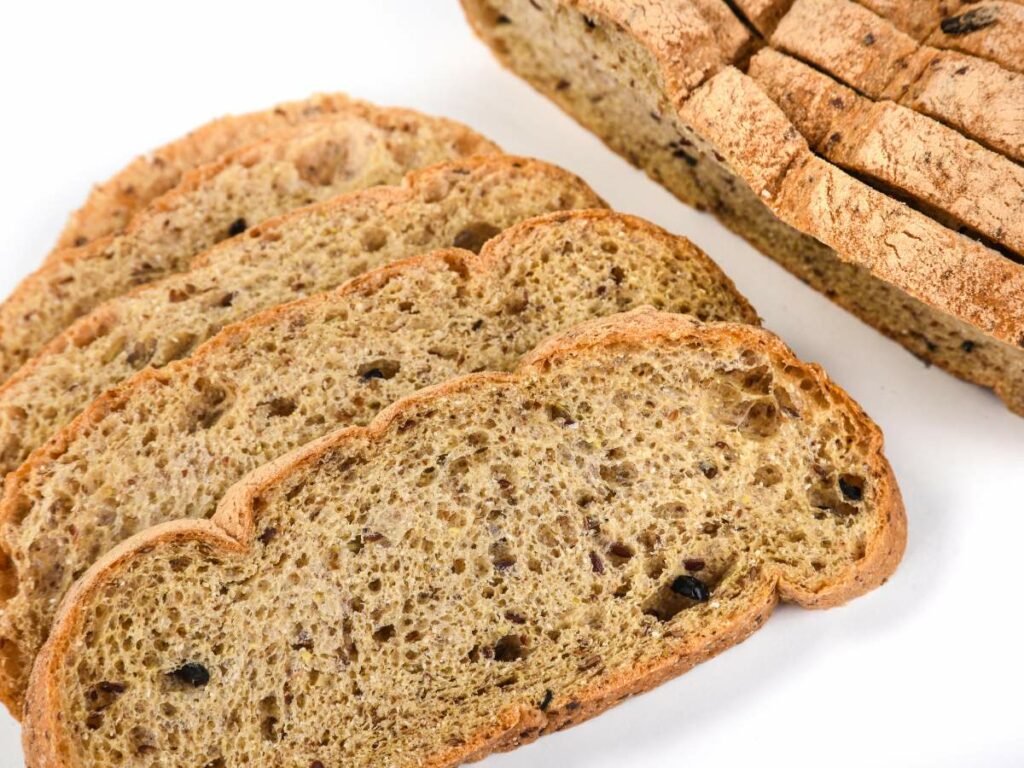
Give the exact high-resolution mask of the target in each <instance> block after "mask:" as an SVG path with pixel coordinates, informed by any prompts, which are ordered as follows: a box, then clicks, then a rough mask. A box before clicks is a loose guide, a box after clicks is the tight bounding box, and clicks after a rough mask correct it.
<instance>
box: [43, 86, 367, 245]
mask: <svg viewBox="0 0 1024 768" xmlns="http://www.w3.org/2000/svg"><path fill="white" fill-rule="evenodd" d="M357 105H358V102H356V101H354V100H353V99H350V98H349V97H348V96H346V95H345V94H341V93H332V94H316V95H314V96H312V97H310V98H308V99H304V100H302V101H292V102H287V103H284V104H278V105H277V106H275V107H272V108H271V109H268V110H265V111H262V112H250V113H248V114H243V115H227V116H225V117H220V118H217V119H216V120H213V121H211V122H209V123H206V124H205V125H202V126H200V127H199V128H196V129H195V130H193V131H190V132H189V133H187V134H186V135H185V136H182V137H181V138H179V139H176V140H174V141H172V142H170V143H168V144H165V145H163V146H162V147H159V148H157V149H155V150H153V151H152V152H148V153H146V154H144V155H141V156H139V157H137V158H135V159H134V160H132V162H131V163H129V164H128V165H127V166H125V167H124V168H123V169H122V170H120V171H119V172H118V173H116V174H115V175H114V176H112V177H111V178H109V179H108V180H107V181H104V182H102V183H100V184H97V185H96V186H95V187H93V189H92V190H91V191H90V192H89V196H88V198H86V201H85V203H83V204H82V206H81V207H80V208H79V209H78V210H77V211H75V212H74V213H72V214H71V215H70V216H69V217H68V221H67V224H66V225H65V226H64V230H63V231H62V232H61V234H60V237H59V238H58V240H57V244H56V246H55V248H54V250H53V252H52V253H56V252H58V251H60V250H61V249H64V248H74V247H78V246H82V245H85V244H86V243H88V242H91V241H93V240H96V239H98V238H101V237H105V236H106V235H110V234H112V233H114V232H116V231H117V230H119V229H121V228H122V227H124V226H125V225H127V224H128V222H129V221H131V217H132V215H133V214H134V213H135V211H137V210H139V209H140V208H142V207H144V206H145V205H146V204H147V203H149V202H150V201H151V200H153V199H154V198H156V197H158V196H159V195H161V194H163V193H164V192H167V191H168V190H170V189H172V188H173V187H175V186H177V184H178V182H179V181H180V180H181V176H182V175H183V174H184V173H187V172H188V171H190V170H192V169H193V168H195V167H197V166H199V165H204V164H205V163H209V162H212V161H213V160H215V159H216V158H217V156H218V155H221V154H224V153H225V152H229V151H231V150H233V149H236V148H238V147H240V146H242V145H245V144H250V143H252V142H254V141H259V140H261V139H263V138H265V137H267V136H269V135H271V134H273V133H274V132H276V131H279V130H281V129H284V128H288V127H290V126H293V125H295V124H297V123H300V122H305V121H307V120H315V119H316V118H318V117H321V116H323V115H328V114H334V113H337V112H344V111H346V110H350V109H354V108H357ZM52 253H51V255H52Z"/></svg>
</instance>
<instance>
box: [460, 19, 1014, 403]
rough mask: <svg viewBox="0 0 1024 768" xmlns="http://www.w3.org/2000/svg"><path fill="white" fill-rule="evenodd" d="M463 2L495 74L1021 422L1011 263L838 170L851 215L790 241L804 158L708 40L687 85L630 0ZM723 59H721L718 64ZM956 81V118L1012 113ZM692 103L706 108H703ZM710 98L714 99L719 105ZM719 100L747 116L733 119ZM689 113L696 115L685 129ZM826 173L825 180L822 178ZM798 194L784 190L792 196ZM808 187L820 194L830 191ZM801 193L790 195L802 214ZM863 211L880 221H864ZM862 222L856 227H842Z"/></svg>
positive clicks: (971, 71)
mask: <svg viewBox="0 0 1024 768" xmlns="http://www.w3.org/2000/svg"><path fill="white" fill-rule="evenodd" d="M463 4H464V6H465V8H466V11H467V15H468V17H469V19H470V21H471V23H472V24H473V26H474V29H475V30H476V31H477V33H478V34H479V35H480V36H481V37H482V38H483V39H484V41H485V42H487V43H488V45H490V46H491V48H492V49H493V50H494V52H495V53H496V54H497V56H498V58H499V59H500V60H501V61H502V63H504V64H506V65H507V66H509V67H510V68H511V69H513V70H514V71H515V72H517V73H518V74H520V75H522V76H523V77H525V78H526V79H527V80H528V81H529V82H530V83H531V84H533V85H534V86H536V87H537V88H538V89H539V90H540V91H542V92H543V93H544V94H545V95H547V96H548V97H550V98H551V99H552V100H554V101H555V102H556V103H557V104H559V105H560V106H562V107H563V108H564V109H565V110H566V111H567V112H569V114H571V115H572V116H573V117H575V118H576V119H578V120H579V121H580V122H581V123H582V124H583V125H584V126H586V127H588V128H590V129H591V130H593V131H594V132H595V133H597V134H598V135H599V136H601V137H602V138H603V139H604V140H605V141H606V142H607V143H608V144H609V146H611V147H612V148H613V149H615V150H616V151H618V152H619V153H621V154H622V155H624V156H625V157H627V158H628V159H630V160H631V161H632V162H634V163H635V164H637V165H639V166H640V167H642V168H643V169H644V170H646V171H647V172H648V173H649V174H650V175H651V176H652V177H653V178H654V179H655V180H657V181H659V182H660V183H662V184H664V185H665V186H666V187H667V188H668V189H670V190H671V191H672V192H674V193H675V194H676V195H677V196H678V197H680V199H682V200H684V201H685V202H687V203H689V204H691V205H695V206H696V207H698V208H701V209H709V210H711V211H712V212H714V213H715V214H716V215H717V216H718V217H719V218H720V219H721V220H722V221H723V223H725V224H726V225H727V226H729V227H730V228H732V229H734V230H735V231H737V232H738V233H739V234H741V235H743V236H744V237H746V238H747V239H748V240H750V241H751V242H752V243H753V244H754V245H756V246H757V247H758V248H760V249H761V250H762V251H764V252H765V253H767V254H769V255H771V256H772V257H773V258H775V259H776V260H777V261H779V262H780V263H781V264H782V265H783V266H785V267H786V268H787V269H789V270H791V271H792V272H794V273H795V274H796V275H798V276H799V277H800V278H801V279H802V280H804V281H806V282H807V283H809V284H811V285H812V286H813V287H815V288H817V289H818V290H821V291H822V292H824V293H826V294H827V295H828V296H829V297H830V298H832V299H833V300H835V301H836V302H837V303H839V304H841V305H842V306H844V307H846V308H848V309H850V310H851V311H853V312H855V313H856V314H857V315H858V316H860V317H861V318H863V319H864V320H866V321H867V322H868V323H870V324H871V325H873V326H875V327H876V328H878V329H879V330H881V331H882V332H884V333H886V334H888V335H890V336H892V337H893V338H894V339H896V340H898V341H899V342H900V343H901V344H903V345H904V346H905V347H907V348H908V349H909V350H910V351H911V352H913V353H914V354H915V355H917V356H919V357H921V358H922V359H924V360H926V361H927V362H929V363H934V364H936V365H939V366H942V367H943V368H945V369H947V370H949V371H951V372H953V373H955V374H956V375H958V376H961V377H963V378H966V379H968V380H970V381H973V382H976V383H978V384H982V385H983V386H986V387H992V388H993V389H995V390H996V392H997V393H998V394H999V396H1000V397H1002V398H1003V399H1004V400H1005V401H1006V403H1007V405H1009V407H1010V408H1011V409H1013V410H1015V411H1018V412H1021V413H1024V352H1022V351H1021V349H1020V348H1021V347H1024V320H1022V319H1021V317H1020V302H1019V299H1018V298H1014V296H1015V291H1019V290H1020V281H1021V280H1022V277H1021V273H1020V271H1019V269H1018V268H1017V265H1014V264H1013V263H1012V262H1009V261H1008V260H1007V259H1006V258H1005V257H1004V256H1003V255H1002V254H999V253H996V252H994V251H992V250H991V249H989V248H986V247H984V246H982V245H979V244H978V243H975V242H972V241H971V240H969V239H967V238H965V237H958V236H956V234H955V233H953V232H951V231H950V230H949V229H948V228H946V227H944V226H941V225H939V224H938V223H936V222H935V221H934V220H932V219H929V218H927V217H925V216H921V215H920V214H915V212H913V211H910V212H907V211H905V210H904V207H905V206H903V205H899V204H896V202H895V201H894V200H892V199H891V198H890V197H888V196H887V195H884V194H880V193H878V191H877V190H873V189H870V188H868V187H867V186H866V185H864V184H862V183H860V182H858V181H857V180H856V179H853V178H851V177H849V176H848V175H846V174H839V177H837V179H834V181H837V182H838V183H839V184H840V186H842V187H843V188H844V189H843V195H842V199H843V200H844V201H845V203H846V204H848V205H852V206H855V208H854V209H853V210H850V211H843V212H842V214H843V215H841V216H838V217H837V216H834V215H833V213H832V212H831V211H830V210H829V209H827V208H822V207H819V208H817V209H816V210H817V214H818V216H819V218H818V219H817V220H815V221H812V222H810V224H809V227H810V229H809V230H808V231H803V230H801V229H800V222H802V221H803V220H805V219H806V218H807V217H806V215H805V212H803V211H801V210H800V209H798V208H794V209H792V210H789V211H788V212H787V211H784V210H782V208H781V207H780V202H779V198H778V197H777V196H776V195H777V193H778V192H779V190H780V189H781V188H782V181H783V179H785V177H786V176H787V175H788V174H791V173H793V174H796V171H797V170H798V169H800V168H804V169H806V168H810V167H811V165H813V164H814V163H815V162H816V158H814V157H813V156H811V155H810V154H809V148H808V147H807V146H806V142H805V141H804V140H803V139H802V137H801V136H800V134H799V132H798V131H797V130H796V128H795V127H794V126H793V125H792V124H791V122H790V121H789V120H788V119H787V118H786V117H785V115H784V114H783V113H782V112H781V111H780V110H779V109H778V108H777V107H776V106H774V105H773V104H772V103H771V101H770V99H768V98H767V97H766V95H765V94H764V93H763V91H761V89H760V88H759V87H758V86H757V85H756V84H755V83H754V82H753V81H752V80H750V79H749V78H746V77H743V76H741V75H739V73H737V72H735V71H734V70H733V71H732V73H731V74H725V72H728V71H729V70H728V69H726V70H724V72H723V67H724V65H721V66H717V67H716V66H715V65H714V64H713V62H714V61H715V60H716V59H715V55H714V49H715V47H716V43H715V39H714V37H713V36H711V35H708V34H705V36H704V37H703V38H702V39H698V40H688V41H687V42H688V43H689V44H692V45H693V46H694V47H695V48H696V50H697V52H698V59H699V60H700V61H703V62H711V63H710V64H709V65H708V66H707V67H706V68H705V70H704V71H705V77H704V78H703V79H700V82H701V83H704V84H705V85H703V86H687V85H686V84H687V83H690V82H692V81H693V80H694V78H695V76H696V74H697V70H695V69H692V68H690V65H689V62H687V60H686V56H685V54H686V49H685V48H681V47H680V43H679V41H678V40H677V39H676V38H673V37H671V36H669V35H644V34H639V33H637V32H635V31H634V30H633V28H632V27H631V25H632V24H634V15H633V14H632V12H631V11H630V8H631V7H632V6H629V5H628V4H626V3H623V2H603V3H594V2H574V3H567V2H557V1H556V0H536V2H529V0H464V3H463ZM686 6H687V3H686V2H685V0H683V2H671V3H669V2H667V0H662V2H657V0H653V1H652V2H651V3H649V4H648V5H647V6H645V7H646V13H645V15H644V16H643V18H644V19H647V20H650V19H657V18H661V17H665V18H674V17H676V16H679V15H680V14H683V13H684V12H685V8H686ZM861 10H862V11H863V10H864V9H861ZM865 12H866V11H865ZM868 15H869V16H870V15H871V14H870V13H869V12H868ZM786 18H789V17H788V16H787V17H786ZM495 19H504V20H505V21H504V22H502V23H497V22H495ZM587 20H589V22H588V21H587ZM879 21H883V20H879ZM670 27H672V25H670ZM912 42H913V41H911V43H912ZM708 48H710V49H712V52H711V53H709V52H708V51H707V50H706V49H708ZM959 56H961V55H960V54H956V53H948V52H943V53H942V54H941V55H940V56H937V57H935V58H933V59H932V62H933V64H934V67H935V68H936V69H941V68H942V67H943V66H946V64H948V62H949V61H951V60H952V59H953V58H955V57H959ZM725 59H728V56H726V55H724V54H723V53H722V52H721V51H719V53H718V60H719V61H721V60H725ZM620 60H621V63H620ZM980 63H981V64H985V65H989V66H994V65H991V64H990V63H989V62H980ZM636 73H645V74H644V76H643V77H638V76H637V75H636ZM719 73H722V74H723V78H724V79H721V80H719V81H718V82H717V83H715V84H714V89H715V90H717V94H715V93H711V90H710V89H711V87H712V86H711V83H712V82H714V81H713V80H710V79H711V78H714V76H715V75H716V74H719ZM1010 74H1012V73H1010ZM956 77H958V78H959V77H967V78H971V77H975V78H976V82H975V83H974V85H973V86H971V88H972V89H974V90H975V91H978V92H985V93H987V94H988V97H987V101H986V103H985V105H984V108H983V109H981V110H980V111H977V112H975V113H972V114H969V115H967V114H965V115H962V116H963V117H965V119H969V120H973V119H978V120H982V121H983V120H985V119H988V117H990V116H991V115H992V114H993V113H994V112H1000V111H1001V113H1002V114H1003V116H1005V115H1006V114H1007V112H1006V110H1007V109H1008V110H1010V111H1011V112H1012V110H1013V109H1014V108H1015V107H1014V106H1012V105H1011V104H1010V102H1011V101H1012V99H1008V98H1007V97H1006V94H1001V93H998V91H999V89H998V87H996V85H995V84H994V82H993V81H989V80H986V79H985V78H984V77H981V76H980V74H979V70H976V69H975V68H974V67H973V65H971V66H969V67H968V69H967V70H965V72H962V73H959V74H958V75H956ZM941 79H942V77H940V76H939V75H937V74H935V73H934V72H932V71H931V69H929V71H928V72H926V73H925V75H924V76H923V77H922V79H921V81H920V83H918V86H917V91H920V92H928V91H929V88H930V84H934V83H936V82H939V81H940V80H941ZM720 86H724V87H720ZM732 90H735V93H734V94H731V93H730V91H732ZM968 90H970V89H968ZM917 91H915V93H916V92H917ZM702 93H703V94H704V98H699V97H700V95H701V94H702ZM708 96H713V97H714V98H707V97H708ZM719 98H720V99H722V100H723V101H726V103H724V104H717V105H716V99H719ZM729 98H735V99H737V100H739V102H740V103H742V104H744V105H745V109H735V108H731V105H730V104H728V103H727V100H728V99H729ZM701 102H703V104H704V106H706V107H707V109H706V110H705V109H704V106H701ZM910 106H913V105H912V104H910ZM1004 106H1005V107H1006V109H1003V107H1004ZM758 109H760V110H762V111H760V112H759V111H756V110H758ZM689 112H697V113H701V114H697V115H696V117H692V116H691V115H690V114H689ZM996 119H997V120H998V119H1001V118H999V117H997V118H996ZM695 121H696V122H699V123H700V126H699V128H698V127H696V126H695ZM1010 122H1011V123H1012V120H1011V121H1010ZM832 170H835V169H832ZM830 176H831V171H829V172H828V173H823V174H821V175H820V176H819V177H818V180H819V181H821V180H827V179H828V178H830ZM794 178H800V179H802V184H804V185H805V186H804V191H805V192H806V191H809V190H810V189H811V188H812V186H813V185H808V182H811V181H813V179H812V178H810V177H808V176H806V175H804V174H800V175H796V176H794ZM800 187H801V184H794V185H792V187H791V191H795V190H796V189H797V188H800ZM817 190H818V191H819V192H823V191H827V185H824V186H818V187H817ZM799 197H800V196H799V195H795V194H794V195H790V196H789V197H788V198H787V199H789V200H790V201H797V202H796V203H795V204H799ZM873 208H877V210H876V211H874V213H875V214H877V215H874V216H871V215H869V214H871V212H872V209H873ZM911 214H913V215H911ZM833 218H836V219H837V223H836V225H835V226H833V224H832V219H833ZM858 218H859V219H861V221H860V222H859V223H858V222H857V221H856V220H857V219H858ZM867 224H870V227H869V229H868V230H866V231H865V230H855V231H852V232H851V231H848V228H849V227H851V226H853V227H858V226H862V225H867ZM907 227H909V229H907ZM922 228H923V229H924V231H925V232H926V233H927V238H926V240H927V241H928V242H930V244H931V246H933V247H935V248H940V249H944V248H951V249H952V251H951V252H949V253H938V256H937V258H936V259H935V260H934V261H933V259H932V255H931V254H930V253H928V249H927V248H926V247H923V245H922V244H920V243H919V244H915V243H913V242H912V238H913V237H915V236H920V235H921V231H920V230H921V229H922ZM907 232H909V233H910V234H909V235H908V234H906V233H907ZM816 238H817V239H816ZM822 241H824V243H826V244H823V242H822ZM1004 262H1005V263H1004ZM868 265H870V267H869V266H868ZM888 275H895V276H896V283H895V284H893V283H889V282H887V276H888ZM990 289H991V290H990ZM908 291H909V292H908ZM1016 295H1018V296H1019V293H1018V294H1016ZM933 300H935V301H934V303H933Z"/></svg>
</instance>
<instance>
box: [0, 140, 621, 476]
mask: <svg viewBox="0 0 1024 768" xmlns="http://www.w3.org/2000/svg"><path fill="white" fill-rule="evenodd" d="M603 206H604V203H603V202H602V201H601V199H600V198H599V197H597V195H595V194H594V193H593V192H592V191H591V190H590V188H589V187H587V185H586V184H584V183H583V182H582V181H581V180H580V179H578V178H577V177H576V176H573V175H572V174H570V173H567V172H565V171H563V170H561V169H560V168H555V167H554V166H550V165H547V164H545V163H541V162H538V161H536V160H527V159H523V158H515V157H507V156H504V155H486V156H482V157H480V158H475V159H467V160H459V161H455V162H453V163H446V164H441V165H438V166H432V167H430V168H427V169H424V170H422V171H420V172H414V173H412V174H411V175H410V176H408V177H407V178H406V180H405V181H404V182H403V184H402V185H401V186H399V187H374V188H373V189H369V190H363V191H360V192H354V193H350V194H348V195H343V196H340V197H337V198H333V199H331V200H329V201H327V202H324V203H319V204H317V205H313V206H310V207H307V208H303V209H300V210H298V211H294V212H292V213H290V214H287V215H285V216H282V217H279V218H276V219H273V220H270V221H266V222H264V223H263V224H261V225H259V226H258V227H255V228H253V229H251V230H249V232H248V233H247V234H246V235H245V236H244V237H236V238H232V239H230V240H227V241H226V242H224V243H222V244H220V245H218V246H217V247H215V248H214V249H212V250H211V251H209V252H207V253H205V254H202V255H201V256H200V257H198V258H197V261H196V262H195V264H196V267H195V268H194V269H191V270H189V271H187V272H180V273H178V274H175V275H172V276H170V277H167V278H165V279H163V280H161V281H157V282H154V283H151V284H150V285H148V286H144V287H142V288H140V289H138V290H135V291H133V292H129V293H127V294H125V295H123V296H119V297H117V298H114V299H111V300H110V301H108V302H106V303H105V304H103V305H101V306H100V307H98V308H97V309H95V310H94V311H93V312H92V313H90V314H88V315H86V316H85V317H83V318H80V319H79V320H78V321H76V322H75V323H73V324H72V325H71V326H70V327H69V328H68V329H67V330H66V331H64V332H63V333H62V334H61V335H59V336H58V337H57V338H56V339H54V340H53V341H52V342H51V343H50V344H49V345H47V347H46V348H45V349H44V350H42V352H40V353H39V354H38V355H36V356H35V357H34V358H33V359H31V360H30V361H29V362H27V363H26V364H25V365H23V366H22V367H21V368H20V369H19V370H18V372H17V373H16V374H15V375H14V376H12V377H11V378H10V379H9V380H8V381H7V382H6V383H5V384H4V385H3V386H2V387H0V472H2V473H3V474H6V473H8V472H12V471H13V470H15V469H17V468H18V466H19V465H20V464H21V462H22V461H24V460H25V458H26V457H27V456H28V454H29V453H30V452H31V451H32V450H34V449H35V448H37V447H39V446H40V445H42V444H43V443H44V442H45V441H46V440H47V439H48V438H49V437H50V436H51V435H52V434H53V433H54V432H56V431H57V430H58V429H59V428H60V427H62V426H64V425H65V424H67V423H68V422H69V421H71V419H72V418H73V417H74V416H75V415H76V414H77V413H79V412H80V411H81V410H82V408H84V407H85V406H86V405H88V404H89V403H90V402H91V401H92V400H93V399H94V398H96V397H99V396H100V395H101V394H103V393H104V392H106V391H107V390H108V389H110V388H111V387H113V386H115V385H116V384H117V383H118V382H120V381H123V380H124V379H127V378H129V377H130V376H132V375H133V374H135V373H136V372H137V371H139V370H141V369H142V368H144V367H147V366H153V367H161V366H164V365H166V364H167V363H169V362H171V361H172V360H176V359H179V358H181V357H185V356H187V355H188V354H190V353H191V351H192V350H193V349H195V347H197V346H198V345H199V344H201V343H202V342H204V341H206V340H207V339H209V338H210V337H211V336H213V335H214V334H216V333H217V332H218V331H219V330H220V329H221V328H223V327H224V326H226V325H229V324H230V323H234V322H237V321H239V320H241V319H243V318H245V317H248V316H249V315H252V314H254V313H256V312H258V311H260V310H263V309H266V308H268V307H272V306H275V305H277V304H282V303H284V302H287V301H293V300H295V299H298V298H301V297H302V296H307V295H310V294H313V293H319V292H321V291H326V290H329V289H331V288H335V287H337V286H338V285H340V284H341V283H343V282H345V281H346V280H348V279H349V278H351V277H354V276H355V275H358V274H360V273H362V272H365V271H366V270H367V269H372V268H375V267H378V266H381V265H382V264H386V263H387V262H389V261H394V260H395V259H398V258H403V257H406V256H413V255H415V254H418V253H421V252H423V251H428V250H433V249H435V248H444V247H447V246H461V247H463V248H469V249H471V250H479V248H480V246H481V245H482V244H483V242H484V241H485V240H486V239H487V238H489V237H491V236H492V235H494V234H496V233H497V232H499V231H501V230H502V229H505V228H506V227H508V226H510V225H512V224H515V223H516V222H519V221H522V220H523V219H528V218H531V217H533V216H539V215H541V214H543V213H550V212H552V211H559V210H568V209H573V208H597V207H603Z"/></svg>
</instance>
